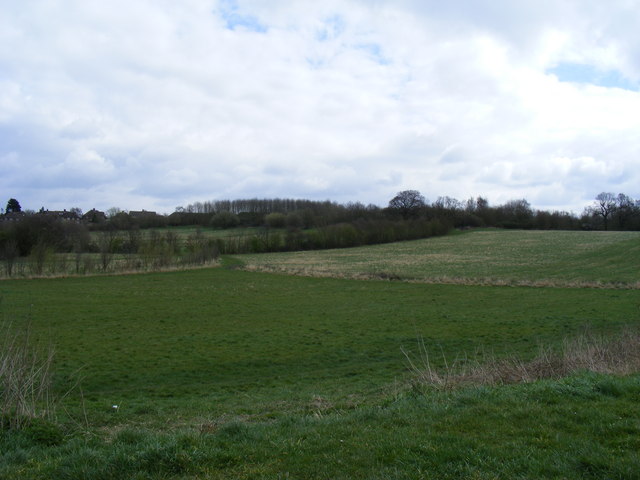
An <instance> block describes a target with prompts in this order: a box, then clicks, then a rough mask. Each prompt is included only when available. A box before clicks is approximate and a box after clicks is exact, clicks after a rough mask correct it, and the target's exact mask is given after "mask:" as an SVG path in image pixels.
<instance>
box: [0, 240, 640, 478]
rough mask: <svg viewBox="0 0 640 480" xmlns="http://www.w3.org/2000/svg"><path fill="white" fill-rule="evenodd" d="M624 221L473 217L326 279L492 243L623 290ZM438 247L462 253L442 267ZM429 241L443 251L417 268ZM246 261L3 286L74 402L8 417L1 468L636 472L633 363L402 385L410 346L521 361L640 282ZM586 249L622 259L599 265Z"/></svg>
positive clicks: (515, 271) (632, 248)
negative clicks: (292, 272) (51, 411)
mask: <svg viewBox="0 0 640 480" xmlns="http://www.w3.org/2000/svg"><path fill="white" fill-rule="evenodd" d="M551 233H555V234H557V235H558V237H557V238H554V237H553V236H552V235H551ZM573 233H575V234H577V235H576V236H574V237H571V236H570V235H569V234H573ZM536 234H539V236H536ZM550 235H551V236H550ZM589 235H591V236H589ZM625 235H626V234H620V236H618V234H616V233H602V232H591V233H589V232H509V231H505V232H500V231H487V232H472V233H465V234H461V235H458V236H450V237H446V238H442V239H432V240H428V241H420V242H407V243H401V244H394V245H384V246H378V247H369V249H353V250H344V251H334V252H326V255H329V256H334V257H327V258H334V259H335V260H334V264H330V265H334V266H335V268H336V270H335V272H337V273H336V275H351V274H353V272H358V269H360V271H363V268H365V267H366V265H365V262H364V258H365V256H366V252H367V251H369V252H370V253H369V254H370V257H371V259H372V262H374V263H375V266H373V267H371V266H370V267H369V268H371V269H372V270H370V271H378V272H385V271H386V272H389V271H395V272H397V273H398V275H399V276H401V277H403V278H406V277H407V276H414V277H419V274H420V272H423V273H422V275H423V277H420V278H422V279H423V280H425V279H428V278H435V277H429V275H428V272H430V271H431V270H429V269H431V268H433V269H437V268H441V269H442V271H449V274H447V275H446V276H447V277H450V278H452V277H454V276H456V277H457V275H453V274H452V273H451V272H454V271H460V272H470V271H472V270H471V266H472V265H476V267H477V266H478V265H480V264H481V263H482V262H478V261H477V257H478V256H481V252H484V253H483V255H485V256H484V257H483V258H485V259H487V260H490V259H492V262H493V263H494V265H493V267H492V268H494V269H493V270H491V271H490V272H489V274H488V276H489V277H490V278H492V279H494V280H495V279H502V280H510V281H511V280H513V279H527V281H535V280H539V279H545V280H548V276H547V275H543V273H544V272H551V271H553V270H554V268H555V267H554V268H551V265H552V264H553V265H556V266H557V265H559V264H561V263H562V262H565V270H564V271H563V272H562V275H563V276H562V278H561V279H562V281H563V282H566V283H569V282H571V283H574V284H584V283H586V282H596V281H597V282H606V283H610V284H619V283H623V284H626V285H627V286H629V285H633V284H635V283H637V282H638V280H640V278H639V277H640V269H638V268H635V269H634V268H631V267H628V264H630V265H631V266H634V264H636V263H634V262H636V260H635V259H636V258H637V246H636V243H637V240H638V237H637V236H634V235H635V234H629V235H628V236H627V237H626V238H625ZM527 238H528V239H529V242H528V246H527V247H526V248H524V247H521V246H520V242H522V241H524V240H525V239H527ZM571 239H573V241H575V245H574V247H572V248H569V246H568V245H569V243H570V241H571ZM496 245H498V246H496ZM447 246H448V247H447ZM560 246H562V247H560ZM447 248H449V249H450V255H451V256H453V257H456V258H457V263H458V264H460V265H458V266H456V265H457V264H456V262H453V263H451V262H450V263H446V262H444V260H443V258H444V257H445V256H446V254H445V252H446V249H447ZM545 249H546V250H545ZM563 249H564V250H563ZM425 251H426V252H430V253H425ZM545 251H546V253H545ZM567 251H571V252H574V253H571V255H572V256H568V255H569V254H567V253H566V252H567ZM384 252H386V253H384ZM389 252H395V253H394V254H393V255H391V254H390V253H389ZM411 252H413V253H411ZM434 252H439V253H437V254H436V253H434ZM465 252H467V253H466V254H465ZM499 252H504V259H502V258H501V257H500V256H499ZM563 252H564V253H563ZM350 253H351V254H352V255H354V256H352V257H348V256H347V257H341V255H343V254H344V255H349V254H350ZM323 254H324V253H318V252H306V253H305V255H310V256H311V258H315V259H318V258H321V257H320V256H321V255H323ZM335 255H338V257H335ZM411 255H413V256H414V257H415V262H411V261H409V260H410V258H411ZM429 255H435V257H434V258H436V257H437V258H439V260H438V261H437V262H436V261H434V263H433V265H432V266H431V267H429V268H427V267H426V266H425V265H427V264H426V263H425V262H426V260H425V258H429ZM465 255H466V256H465ZM526 255H528V257H526ZM314 256H315V257H314ZM396 257H397V258H403V261H402V262H401V263H398V262H397V258H396ZM253 258H258V257H253V256H252V257H244V256H242V257H241V256H238V257H233V258H231V257H230V258H226V259H223V261H222V263H221V264H222V267H220V268H212V269H201V270H191V271H179V272H166V273H148V274H138V275H130V276H125V275H121V276H98V277H82V278H57V279H31V280H28V279H21V280H17V279H16V280H5V281H1V282H0V301H1V303H0V309H1V310H0V311H1V314H2V316H3V317H4V319H5V320H8V321H11V322H12V323H13V325H15V326H19V325H26V324H30V325H31V328H32V333H33V336H34V338H37V337H39V338H40V339H41V341H42V342H43V343H44V344H47V343H48V342H51V343H52V345H53V346H54V348H55V351H56V361H55V365H54V372H55V378H54V381H55V391H56V393H57V395H58V396H60V395H63V394H65V393H66V394H67V396H66V397H65V398H64V399H62V400H61V401H60V402H59V404H58V408H57V410H56V418H55V422H54V423H47V422H36V423H35V424H33V425H32V426H30V427H28V428H26V429H25V430H23V431H7V430H2V429H0V478H3V479H4V478H10V479H14V478H15V479H48V478H67V479H72V478H78V479H79V478H92V479H94V478H95V479H103V478H104V479H109V478H113V479H115V478H118V479H120V478H140V479H142V478H145V479H146V478H149V479H166V478H318V479H320V478H322V479H329V478H332V479H333V478H394V479H400V478H434V479H435V478H438V479H440V478H482V479H485V478H486V479H489V478H576V479H577V478H620V479H623V478H624V479H627V478H640V475H639V474H638V472H640V459H639V457H638V451H639V450H640V444H639V443H638V438H640V403H638V401H637V399H638V395H640V376H639V375H637V374H636V375H631V376H627V377H616V376H610V375H596V374H592V373H588V372H582V373H577V374H575V375H572V376H571V377H568V378H566V379H562V380H554V381H551V380H545V381H540V382H536V383H533V384H526V385H509V386H498V387H468V388H463V389H458V390H453V391H446V392H438V391H434V390H430V389H429V388H426V387H423V386H420V385H415V384H414V383H413V382H411V381H410V380H411V378H412V377H411V375H412V372H411V371H410V369H409V365H408V361H407V360H406V358H405V357H404V355H403V353H402V350H403V349H404V350H407V351H408V352H409V354H410V355H414V356H416V357H417V356H419V355H420V350H419V340H420V339H421V340H423V341H424V343H425V346H426V347H427V349H428V350H429V353H430V355H431V361H432V362H434V364H435V365H436V366H442V365H443V363H444V360H445V359H446V360H447V362H449V363H450V362H451V361H453V360H454V359H456V358H460V357H463V356H464V355H467V354H469V355H475V354H476V352H479V353H478V355H480V356H482V354H483V353H487V354H495V355H497V356H507V355H517V356H520V357H522V358H530V357H533V356H534V355H535V354H536V353H537V352H538V347H539V345H540V344H544V345H549V346H552V347H553V346H556V347H557V346H559V344H560V342H561V341H562V339H563V338H564V337H567V336H568V337H571V336H573V335H576V334H578V333H579V332H581V331H582V330H583V329H584V328H585V326H589V327H590V329H591V330H592V331H596V332H602V333H605V334H607V333H615V332H617V331H619V330H621V329H622V328H623V327H624V326H626V325H634V326H636V327H637V326H638V325H639V324H640V296H639V294H638V290H637V289H633V288H627V289H614V288H598V289H593V288H558V287H554V288H552V287H536V288H532V287H525V286H495V285H493V286H492V285H455V284H432V283H407V282H389V281H380V280H355V279H345V278H317V277H295V276H288V275H282V274H273V273H256V272H249V271H243V270H240V269H237V268H235V267H237V266H238V262H239V261H240V260H241V261H245V262H247V263H248V264H249V265H251V262H252V261H253V260H252V259H253ZM265 258H268V259H269V260H268V262H275V261H276V260H277V259H282V260H281V261H282V262H283V263H284V264H285V265H286V262H287V261H288V260H287V258H293V257H287V255H282V256H280V255H269V256H265ZM348 258H351V260H353V261H350V260H347V259H348ZM356 258H361V259H360V260H357V261H356ZM474 259H476V260H474ZM535 259H537V260H535ZM571 259H573V261H571ZM580 259H582V260H580ZM598 259H599V260H598ZM534 260H535V261H534ZM598 261H599V262H600V266H601V268H602V269H603V270H607V269H608V268H609V266H610V265H613V266H614V267H615V268H614V269H612V271H609V272H605V273H601V274H598V273H597V270H598V266H597V265H598V263H597V262H598ZM268 262H267V263H268ZM463 265H467V266H468V268H463ZM636 265H637V264H636ZM338 267H340V268H342V270H341V269H339V268H338ZM351 267H353V268H354V270H353V272H351V273H349V272H345V268H351ZM287 268H288V267H287ZM332 268H333V267H332ZM477 268H479V267H477ZM412 269H413V270H412ZM456 269H458V270H456ZM616 269H618V270H619V271H620V273H619V274H616V273H615V270H616ZM405 272H413V273H406V274H405ZM425 272H426V273H425ZM439 275H440V274H439ZM443 276H444V275H443ZM464 277H465V278H471V276H470V275H467V274H465V275H464ZM484 277H485V276H482V278H484ZM474 278H476V277H474ZM477 278H481V277H480V275H479V274H478V277H477ZM470 283H472V282H470ZM476 283H480V282H479V281H478V282H476ZM496 283H497V282H496ZM78 381H79V385H76V382H78ZM116 404H117V405H118V406H119V408H118V409H117V410H116V409H114V408H112V406H113V405H116Z"/></svg>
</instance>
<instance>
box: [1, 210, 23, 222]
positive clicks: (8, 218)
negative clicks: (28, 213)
mask: <svg viewBox="0 0 640 480" xmlns="http://www.w3.org/2000/svg"><path fill="white" fill-rule="evenodd" d="M24 216H25V213H24V212H10V213H5V214H4V215H0V222H16V221H18V220H22V219H23V218H24Z"/></svg>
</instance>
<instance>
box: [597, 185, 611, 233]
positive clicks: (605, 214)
mask: <svg viewBox="0 0 640 480" xmlns="http://www.w3.org/2000/svg"><path fill="white" fill-rule="evenodd" d="M615 208H616V196H615V195H614V194H613V193H610V192H602V193H599V194H598V195H597V196H596V205H595V207H594V208H593V213H594V214H595V215H597V216H599V217H602V221H603V222H604V229H605V230H608V229H609V217H610V216H611V214H612V213H613V211H614V210H615Z"/></svg>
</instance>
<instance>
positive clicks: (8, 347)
mask: <svg viewBox="0 0 640 480" xmlns="http://www.w3.org/2000/svg"><path fill="white" fill-rule="evenodd" d="M53 358H54V352H53V348H48V349H46V350H45V351H44V352H43V351H42V349H38V348H36V346H34V345H33V342H32V339H31V335H30V331H29V328H24V329H22V330H19V329H17V328H14V327H12V326H11V325H10V324H8V323H6V322H5V323H3V324H2V325H0V429H3V428H10V429H20V428H22V427H24V426H25V425H27V424H28V423H29V422H30V421H31V420H33V419H35V418H41V417H46V416H48V415H49V414H50V413H51V405H52V398H51V371H52V368H51V367H52V364H53Z"/></svg>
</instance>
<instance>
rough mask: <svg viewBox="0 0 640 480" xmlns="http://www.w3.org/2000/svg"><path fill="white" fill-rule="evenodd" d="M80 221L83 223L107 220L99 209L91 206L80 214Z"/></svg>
mask: <svg viewBox="0 0 640 480" xmlns="http://www.w3.org/2000/svg"><path fill="white" fill-rule="evenodd" d="M82 221H83V222H85V223H102V222H106V221H107V215H106V214H105V213H104V212H101V211H100V210H96V209H95V208H92V209H91V210H89V211H88V212H87V213H85V214H84V215H83V216H82Z"/></svg>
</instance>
